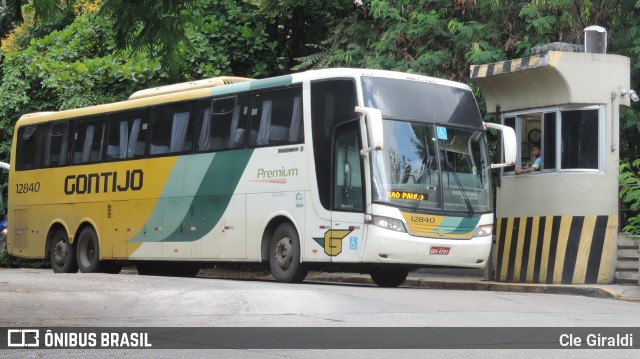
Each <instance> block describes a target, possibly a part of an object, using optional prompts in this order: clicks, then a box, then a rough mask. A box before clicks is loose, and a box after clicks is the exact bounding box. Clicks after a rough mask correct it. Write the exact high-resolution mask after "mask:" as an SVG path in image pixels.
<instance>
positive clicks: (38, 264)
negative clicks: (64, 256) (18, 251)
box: [0, 249, 51, 268]
mask: <svg viewBox="0 0 640 359" xmlns="http://www.w3.org/2000/svg"><path fill="white" fill-rule="evenodd" d="M0 268H51V264H50V263H49V261H48V260H42V259H40V260H34V259H23V258H16V257H13V256H11V255H9V253H8V252H7V250H6V249H5V251H4V252H2V253H0Z"/></svg>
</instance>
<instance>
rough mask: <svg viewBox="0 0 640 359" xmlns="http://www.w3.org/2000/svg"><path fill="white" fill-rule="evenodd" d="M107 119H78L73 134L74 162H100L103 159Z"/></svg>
mask: <svg viewBox="0 0 640 359" xmlns="http://www.w3.org/2000/svg"><path fill="white" fill-rule="evenodd" d="M105 124H106V121H95V120H89V119H82V120H77V121H76V129H75V132H74V135H73V159H72V160H73V163H89V162H98V161H100V160H101V159H102V146H103V144H104V141H103V140H104V138H103V137H104V128H105Z"/></svg>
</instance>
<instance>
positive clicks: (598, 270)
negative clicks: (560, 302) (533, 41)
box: [471, 48, 637, 284]
mask: <svg viewBox="0 0 640 359" xmlns="http://www.w3.org/2000/svg"><path fill="white" fill-rule="evenodd" d="M471 78H472V80H473V81H475V82H476V83H477V84H478V86H479V87H480V88H481V90H482V92H483V93H484V96H485V98H486V103H487V110H488V111H490V112H495V113H496V116H497V118H498V119H499V121H501V122H502V123H503V124H505V125H508V126H511V127H513V128H514V129H515V131H516V136H517V140H518V146H519V148H518V155H517V163H516V165H517V166H521V167H522V168H527V167H529V166H531V165H532V164H533V163H534V161H535V157H533V154H532V147H533V146H534V145H538V146H540V147H541V150H542V155H541V157H542V169H541V170H540V171H536V172H532V173H524V174H520V175H517V174H516V173H515V171H514V170H515V167H507V168H504V169H502V170H501V173H500V178H499V180H498V181H497V190H496V219H497V221H496V233H495V235H496V245H495V252H494V253H493V254H494V255H495V274H494V275H495V280H497V281H502V282H521V283H554V284H560V283H562V284H585V283H590V284H593V283H599V284H605V283H612V282H613V280H614V272H615V264H616V241H617V235H618V166H619V149H620V146H619V141H618V139H619V130H620V127H619V112H620V106H621V105H623V106H629V104H630V98H632V99H634V100H637V95H636V94H635V92H634V91H631V90H630V88H629V82H630V60H629V58H627V57H624V56H618V55H610V54H605V53H585V52H566V51H556V50H553V48H552V49H551V50H548V49H547V50H546V51H543V52H541V53H539V54H537V55H533V56H531V57H526V58H521V59H515V60H510V61H504V62H499V63H492V64H486V65H474V66H471Z"/></svg>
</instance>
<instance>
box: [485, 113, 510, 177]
mask: <svg viewBox="0 0 640 359" xmlns="http://www.w3.org/2000/svg"><path fill="white" fill-rule="evenodd" d="M484 125H485V127H486V128H493V129H496V130H498V131H500V132H502V136H501V137H502V151H503V152H504V163H497V164H491V168H501V167H509V166H513V165H515V163H516V132H515V131H514V130H513V128H511V127H509V126H503V125H500V124H497V123H490V122H485V124H484Z"/></svg>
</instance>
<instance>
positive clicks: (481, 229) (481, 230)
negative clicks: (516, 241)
mask: <svg viewBox="0 0 640 359" xmlns="http://www.w3.org/2000/svg"><path fill="white" fill-rule="evenodd" d="M492 233H493V225H492V224H485V225H482V226H478V228H476V230H475V231H474V232H473V236H474V237H486V236H490V235H491V234H492Z"/></svg>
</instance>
